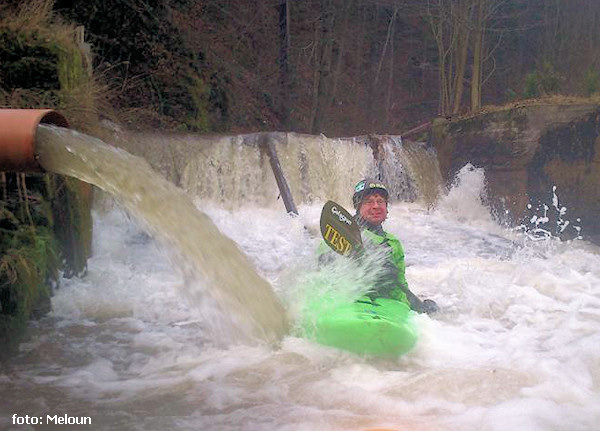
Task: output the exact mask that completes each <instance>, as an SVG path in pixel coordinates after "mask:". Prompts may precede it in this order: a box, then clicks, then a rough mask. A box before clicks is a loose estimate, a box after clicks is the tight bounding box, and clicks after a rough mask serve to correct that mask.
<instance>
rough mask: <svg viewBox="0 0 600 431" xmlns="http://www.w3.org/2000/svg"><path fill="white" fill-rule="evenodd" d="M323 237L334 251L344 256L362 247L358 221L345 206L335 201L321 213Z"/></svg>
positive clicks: (324, 207)
mask: <svg viewBox="0 0 600 431" xmlns="http://www.w3.org/2000/svg"><path fill="white" fill-rule="evenodd" d="M321 235H323V239H324V240H325V242H326V243H327V245H328V246H329V247H331V249H332V250H334V251H335V252H336V253H339V254H342V255H348V254H350V253H352V252H354V251H357V250H358V249H360V248H361V247H362V240H361V237H360V229H359V227H358V224H357V223H356V220H354V217H352V216H351V215H350V213H349V212H348V211H346V209H344V207H343V206H341V205H340V204H337V203H335V202H333V201H328V202H327V203H326V204H325V205H324V206H323V210H322V211H321Z"/></svg>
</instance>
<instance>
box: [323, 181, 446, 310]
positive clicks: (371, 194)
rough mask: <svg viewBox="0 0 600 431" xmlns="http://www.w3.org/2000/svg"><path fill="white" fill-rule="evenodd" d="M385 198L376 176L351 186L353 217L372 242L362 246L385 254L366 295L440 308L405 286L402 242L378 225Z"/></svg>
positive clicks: (416, 306)
mask: <svg viewBox="0 0 600 431" xmlns="http://www.w3.org/2000/svg"><path fill="white" fill-rule="evenodd" d="M388 198H389V194H388V191H387V188H386V187H385V185H384V184H383V183H382V182H381V181H379V180H375V179H372V178H366V179H364V180H361V181H359V182H358V184H356V186H355V187H354V195H353V196H352V204H353V205H354V208H355V209H356V215H355V216H354V218H355V219H356V221H357V223H358V225H359V226H360V228H361V234H362V237H363V239H366V240H368V241H370V243H371V244H369V246H367V247H365V250H368V249H370V246H371V245H372V246H374V247H376V248H377V249H379V247H385V250H386V251H385V254H386V255H387V256H388V259H386V260H385V262H384V264H383V268H382V270H381V274H380V275H379V277H378V281H377V283H376V287H375V288H374V289H373V290H372V291H370V292H369V293H368V296H370V297H371V298H377V297H379V298H382V297H383V298H391V299H396V300H398V301H402V302H405V303H407V304H408V305H410V308H411V309H412V310H414V311H416V312H418V313H427V314H431V313H435V312H436V311H438V309H439V308H438V306H437V304H436V303H435V302H434V301H433V300H431V299H426V300H424V301H421V300H420V299H419V298H418V297H417V296H416V295H415V294H414V293H412V292H411V291H410V289H409V288H408V283H407V281H406V276H405V269H406V267H405V263H404V250H403V249H402V244H401V243H400V240H399V239H398V238H396V237H395V236H394V235H392V234H391V233H388V232H386V231H384V230H383V227H382V226H381V224H382V223H383V222H384V221H385V219H386V218H387V214H388V209H387V204H388ZM323 258H324V259H323ZM319 260H320V261H321V262H323V261H325V260H327V258H326V257H325V255H321V256H320V258H319Z"/></svg>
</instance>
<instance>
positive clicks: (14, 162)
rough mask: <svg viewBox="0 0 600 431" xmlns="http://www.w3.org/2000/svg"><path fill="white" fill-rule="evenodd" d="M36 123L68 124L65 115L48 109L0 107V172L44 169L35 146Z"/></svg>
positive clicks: (66, 125) (63, 125) (38, 170)
mask: <svg viewBox="0 0 600 431" xmlns="http://www.w3.org/2000/svg"><path fill="white" fill-rule="evenodd" d="M39 124H53V125H55V126H60V127H69V123H68V122H67V120H66V118H65V117H63V116H62V115H61V114H59V113H58V112H56V111H53V110H52V109H0V171H3V172H43V171H44V170H43V169H42V167H41V166H40V164H39V163H38V161H37V159H38V155H37V152H36V148H35V135H36V131H37V127H38V125H39Z"/></svg>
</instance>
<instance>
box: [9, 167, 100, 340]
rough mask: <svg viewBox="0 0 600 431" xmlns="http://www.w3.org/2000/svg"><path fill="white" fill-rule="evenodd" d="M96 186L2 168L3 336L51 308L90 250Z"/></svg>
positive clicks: (79, 270) (80, 271) (59, 177)
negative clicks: (61, 283)
mask: <svg viewBox="0 0 600 431" xmlns="http://www.w3.org/2000/svg"><path fill="white" fill-rule="evenodd" d="M90 192H91V186H89V185H87V184H84V183H81V182H79V181H77V180H75V179H72V178H65V177H62V176H59V175H52V174H27V175H26V174H23V173H1V174H0V338H3V337H4V336H6V335H11V334H13V333H14V331H15V330H17V332H18V329H20V328H22V327H23V326H24V324H25V323H26V322H27V320H28V319H29V318H31V317H39V316H41V315H43V314H45V313H46V312H47V311H49V309H50V296H51V294H52V291H53V289H55V288H56V287H57V286H58V281H59V271H62V272H63V274H64V275H65V276H68V277H69V276H72V275H81V274H83V273H84V272H85V269H86V262H87V258H88V257H89V256H90V254H91V233H92V225H91V223H92V220H91V213H90V204H91V196H89V193H90Z"/></svg>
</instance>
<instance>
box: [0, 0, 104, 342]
mask: <svg viewBox="0 0 600 431" xmlns="http://www.w3.org/2000/svg"><path fill="white" fill-rule="evenodd" d="M5 7H6V6H5ZM6 10H7V9H2V11H1V12H6ZM0 17H2V18H0V106H1V107H11V108H56V109H59V110H60V111H61V112H63V113H64V114H65V115H66V116H67V117H68V118H69V121H70V123H71V124H72V125H73V126H74V127H77V128H78V129H79V130H84V131H93V130H95V129H97V125H98V112H99V111H100V109H101V107H102V106H103V99H102V98H100V97H98V95H99V92H100V90H101V87H100V86H98V84H96V82H95V79H94V77H93V74H91V73H90V69H89V68H88V67H87V65H86V57H85V54H84V52H83V51H82V49H81V46H80V45H79V44H78V43H77V40H76V38H75V35H76V33H77V30H76V27H75V26H74V25H71V24H65V23H63V22H61V21H60V20H57V19H56V17H55V16H54V14H53V12H52V3H51V2H28V3H22V4H21V5H20V7H19V8H15V9H12V13H10V14H6V13H0ZM90 66H91V64H90ZM90 205H91V186H90V185H88V184H84V183H82V182H80V181H78V180H76V179H73V178H66V177H62V176H59V175H53V174H31V173H28V174H25V173H6V172H1V173H0V339H1V340H2V342H3V343H9V342H10V341H12V342H15V341H16V340H18V338H19V337H18V335H17V334H19V333H21V331H20V329H22V328H24V327H25V324H26V322H27V321H28V319H30V318H31V317H38V316H41V315H43V314H45V313H46V312H47V311H48V310H49V309H50V296H51V294H52V291H53V289H54V288H56V287H57V285H58V281H59V275H60V273H61V272H62V273H63V274H64V275H65V276H72V275H79V274H82V273H83V272H84V271H85V268H86V262H87V258H88V257H89V256H90V254H91V239H92V237H91V236H92V220H91V213H90ZM5 345H6V344H5Z"/></svg>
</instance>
